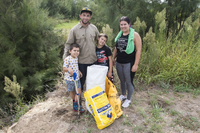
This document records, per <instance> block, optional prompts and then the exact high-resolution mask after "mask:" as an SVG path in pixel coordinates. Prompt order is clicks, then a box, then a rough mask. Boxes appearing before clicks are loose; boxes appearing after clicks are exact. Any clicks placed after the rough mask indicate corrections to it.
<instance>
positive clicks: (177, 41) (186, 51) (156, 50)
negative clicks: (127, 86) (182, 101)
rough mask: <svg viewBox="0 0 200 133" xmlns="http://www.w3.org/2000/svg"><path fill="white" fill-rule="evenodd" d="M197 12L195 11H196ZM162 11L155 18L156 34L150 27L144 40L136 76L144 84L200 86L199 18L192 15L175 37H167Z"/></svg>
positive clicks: (163, 12)
mask: <svg viewBox="0 0 200 133" xmlns="http://www.w3.org/2000/svg"><path fill="white" fill-rule="evenodd" d="M197 12H198V11H197ZM164 14H165V10H163V11H162V12H160V13H158V14H157V15H156V17H155V18H156V27H157V28H156V30H155V31H156V33H154V32H153V31H152V30H151V28H150V30H149V32H148V33H147V34H146V36H145V37H144V38H143V51H142V58H141V62H140V63H141V65H140V70H139V72H138V73H141V74H139V77H140V78H141V79H142V80H144V79H145V81H146V82H147V83H150V82H159V81H164V82H166V83H169V82H170V83H173V84H183V85H184V86H185V85H187V84H189V85H191V86H193V87H198V85H199V84H200V80H199V79H200V70H199V69H198V68H200V64H199V62H200V45H199V44H200V39H199V38H197V36H198V35H199V32H198V31H199V26H200V22H199V17H198V18H196V19H191V18H195V17H194V16H195V15H196V14H195V13H194V14H193V15H191V16H190V17H189V18H188V19H187V20H186V21H185V25H184V27H183V29H182V30H181V31H180V32H179V34H177V35H176V36H172V34H171V35H170V36H169V37H168V38H166V24H165V23H164V22H163V21H162V20H163V18H162V16H163V15H164Z"/></svg>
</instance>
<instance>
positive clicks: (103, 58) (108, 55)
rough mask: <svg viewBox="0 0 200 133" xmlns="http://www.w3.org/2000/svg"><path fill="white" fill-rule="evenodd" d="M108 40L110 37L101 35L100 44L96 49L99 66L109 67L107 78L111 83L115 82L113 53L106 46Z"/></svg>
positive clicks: (99, 37)
mask: <svg viewBox="0 0 200 133" xmlns="http://www.w3.org/2000/svg"><path fill="white" fill-rule="evenodd" d="M107 40H108V36H107V35H106V34H103V33H101V34H99V36H98V44H97V47H96V55H97V64H98V65H102V66H108V73H107V77H108V79H109V80H110V81H111V82H113V73H112V71H113V63H112V52H111V50H110V48H109V47H108V46H106V45H105V44H106V42H107Z"/></svg>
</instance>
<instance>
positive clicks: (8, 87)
mask: <svg viewBox="0 0 200 133" xmlns="http://www.w3.org/2000/svg"><path fill="white" fill-rule="evenodd" d="M4 90H5V91H6V92H8V93H11V94H12V95H13V96H14V97H15V98H16V99H17V101H18V102H20V101H21V100H22V99H21V97H22V93H23V87H21V86H20V85H19V83H17V78H16V76H15V75H13V81H11V80H10V79H9V78H8V77H5V87H4Z"/></svg>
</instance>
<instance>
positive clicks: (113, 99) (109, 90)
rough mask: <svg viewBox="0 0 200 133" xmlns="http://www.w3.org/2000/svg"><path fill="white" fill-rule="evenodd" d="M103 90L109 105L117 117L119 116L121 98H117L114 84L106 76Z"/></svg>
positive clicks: (121, 112)
mask: <svg viewBox="0 0 200 133" xmlns="http://www.w3.org/2000/svg"><path fill="white" fill-rule="evenodd" d="M105 92H106V95H107V97H108V100H109V103H110V105H111V106H112V107H113V109H114V110H115V113H116V115H117V118H119V117H120V116H121V115H122V114H123V111H122V110H121V100H120V99H119V96H118V92H117V89H116V87H115V85H114V84H113V83H112V82H111V81H110V80H109V79H108V78H107V77H106V88H105Z"/></svg>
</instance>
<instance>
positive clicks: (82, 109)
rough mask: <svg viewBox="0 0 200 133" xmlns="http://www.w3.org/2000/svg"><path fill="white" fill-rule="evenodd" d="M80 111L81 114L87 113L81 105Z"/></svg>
mask: <svg viewBox="0 0 200 133" xmlns="http://www.w3.org/2000/svg"><path fill="white" fill-rule="evenodd" d="M79 111H80V113H84V112H85V110H84V108H83V107H82V105H80V109H79Z"/></svg>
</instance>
